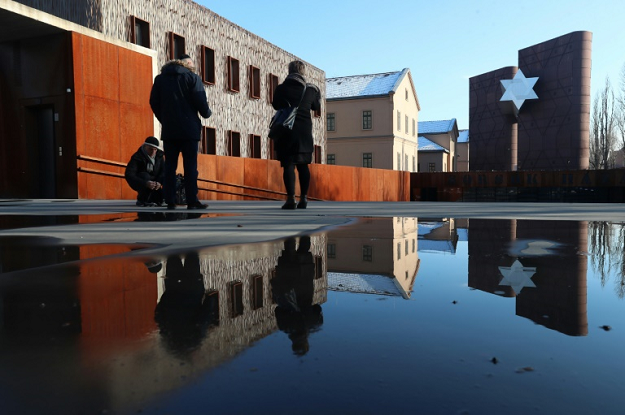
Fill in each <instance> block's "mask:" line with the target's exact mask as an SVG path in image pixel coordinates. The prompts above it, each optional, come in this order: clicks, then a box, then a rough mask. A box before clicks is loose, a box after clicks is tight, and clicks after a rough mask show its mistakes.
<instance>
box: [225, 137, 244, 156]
mask: <svg viewBox="0 0 625 415" xmlns="http://www.w3.org/2000/svg"><path fill="white" fill-rule="evenodd" d="M227 134H228V146H227V148H228V154H226V155H227V156H231V157H241V133H239V132H238V131H228V133H227Z"/></svg>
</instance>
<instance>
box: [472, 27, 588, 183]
mask: <svg viewBox="0 0 625 415" xmlns="http://www.w3.org/2000/svg"><path fill="white" fill-rule="evenodd" d="M591 42H592V34H591V33H590V32H582V31H580V32H573V33H569V34H567V35H564V36H560V37H558V38H555V39H552V40H549V41H547V42H543V43H540V44H537V45H534V46H531V47H528V48H525V49H522V50H520V51H519V69H520V70H522V71H523V73H524V75H525V76H526V77H527V78H532V77H538V78H539V79H538V82H537V83H536V85H535V87H534V91H535V92H536V94H537V95H538V99H537V100H527V101H525V103H524V104H523V106H522V107H521V110H520V113H519V116H518V118H517V120H516V121H515V119H514V116H506V115H505V114H506V113H507V108H506V107H503V106H502V103H500V101H499V100H500V99H501V96H502V95H503V92H502V90H501V86H500V82H499V81H500V80H503V79H512V77H513V75H514V73H515V72H516V69H515V68H514V67H507V68H502V69H499V70H496V71H493V72H488V73H485V74H482V75H479V76H476V77H473V78H471V80H470V113H469V129H470V131H471V141H470V142H469V146H470V154H471V160H470V170H472V171H478V170H512V169H511V168H510V164H512V166H514V165H518V169H519V170H531V169H535V170H561V169H573V170H574V169H586V168H588V155H589V152H588V141H589V117H590V66H591ZM515 122H518V145H517V147H516V149H515V148H514V145H515V144H517V143H515V142H514V138H515V134H516V133H515V132H514V130H515ZM508 145H510V149H508ZM517 149H518V157H517V154H514V153H515V151H516V150H517ZM511 159H512V163H511V162H510V160H511Z"/></svg>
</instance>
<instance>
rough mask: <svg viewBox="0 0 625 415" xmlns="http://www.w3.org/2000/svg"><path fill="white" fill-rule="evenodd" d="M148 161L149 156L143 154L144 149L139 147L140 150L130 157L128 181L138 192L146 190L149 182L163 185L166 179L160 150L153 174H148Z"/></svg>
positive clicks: (127, 168) (155, 159)
mask: <svg viewBox="0 0 625 415" xmlns="http://www.w3.org/2000/svg"><path fill="white" fill-rule="evenodd" d="M148 160H149V159H148V156H147V155H146V154H145V153H144V152H143V149H142V148H141V147H139V150H137V151H136V152H135V154H133V155H132V157H130V161H129V162H128V165H127V166H126V173H125V177H126V181H127V182H128V185H129V186H130V187H131V188H132V189H133V190H135V191H137V192H139V191H142V190H145V189H146V184H147V182H149V181H155V182H159V183H161V184H162V183H163V179H164V178H165V161H164V160H163V152H162V151H160V150H159V151H157V152H156V155H155V156H154V169H153V170H152V172H148ZM148 177H149V179H148Z"/></svg>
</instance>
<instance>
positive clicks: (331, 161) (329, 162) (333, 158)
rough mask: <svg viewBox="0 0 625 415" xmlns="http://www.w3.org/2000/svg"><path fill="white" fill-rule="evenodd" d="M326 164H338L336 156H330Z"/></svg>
mask: <svg viewBox="0 0 625 415" xmlns="http://www.w3.org/2000/svg"><path fill="white" fill-rule="evenodd" d="M326 164H336V154H328V157H327V159H326Z"/></svg>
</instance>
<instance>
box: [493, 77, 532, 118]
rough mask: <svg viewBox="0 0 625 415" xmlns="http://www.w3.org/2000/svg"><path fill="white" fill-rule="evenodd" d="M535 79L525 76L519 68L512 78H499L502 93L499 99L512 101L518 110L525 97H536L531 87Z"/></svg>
mask: <svg viewBox="0 0 625 415" xmlns="http://www.w3.org/2000/svg"><path fill="white" fill-rule="evenodd" d="M536 81H538V78H526V77H525V75H524V74H523V71H522V70H520V69H519V71H518V72H517V73H516V75H514V78H512V79H503V80H501V86H502V87H503V89H504V93H503V95H502V96H501V99H500V101H512V102H513V103H514V107H515V108H516V110H517V112H519V111H520V110H521V105H523V103H524V102H525V100H526V99H538V95H536V92H534V89H533V88H534V85H536Z"/></svg>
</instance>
